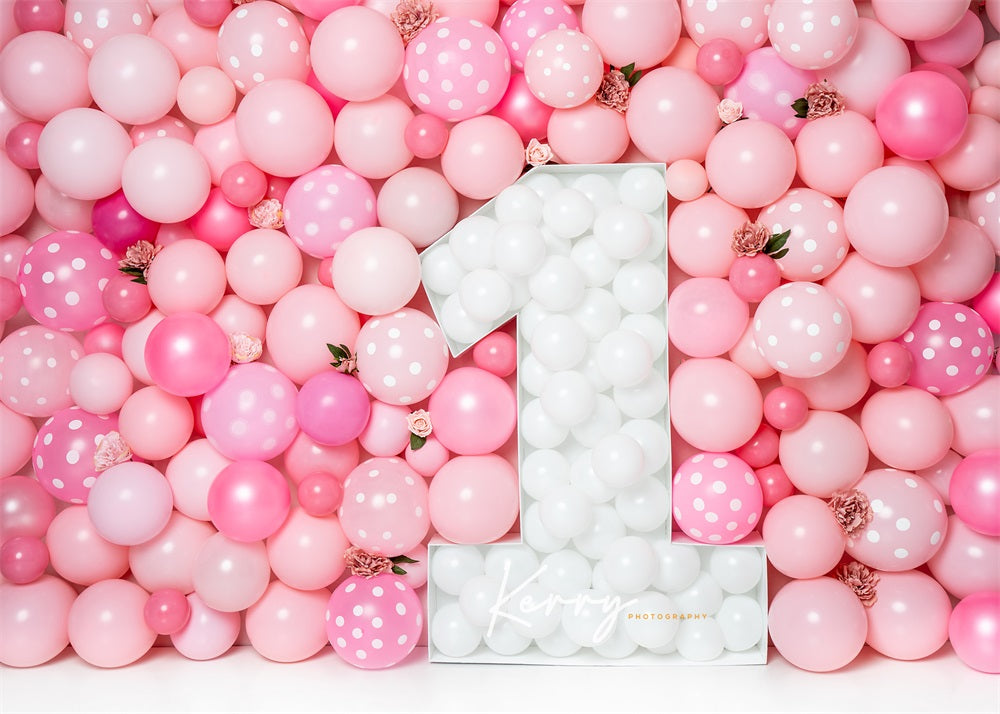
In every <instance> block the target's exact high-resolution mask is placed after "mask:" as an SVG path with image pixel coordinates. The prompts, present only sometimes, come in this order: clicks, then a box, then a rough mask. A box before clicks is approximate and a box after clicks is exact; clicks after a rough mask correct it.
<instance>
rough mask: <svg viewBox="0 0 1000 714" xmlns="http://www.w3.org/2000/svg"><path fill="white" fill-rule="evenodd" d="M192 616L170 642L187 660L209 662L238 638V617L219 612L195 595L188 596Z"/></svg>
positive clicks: (234, 613) (229, 613)
mask: <svg viewBox="0 0 1000 714" xmlns="http://www.w3.org/2000/svg"><path fill="white" fill-rule="evenodd" d="M187 601H188V606H189V607H190V609H191V615H190V617H189V618H188V621H187V624H186V625H184V627H183V628H181V630H180V631H178V632H175V633H174V634H172V635H171V636H170V643H171V644H172V645H173V646H174V648H175V649H176V650H177V651H178V652H180V653H181V654H182V655H184V656H185V657H187V658H188V659H194V660H208V659H215V658H216V657H219V656H221V655H223V654H225V653H226V652H227V651H228V650H229V648H230V647H232V646H233V644H235V642H236V638H237V637H239V635H240V614H239V613H238V612H220V611H218V610H214V609H212V608H210V607H209V606H208V605H206V604H205V602H204V600H202V599H201V598H200V597H198V595H196V594H195V593H191V594H190V595H188V596H187Z"/></svg>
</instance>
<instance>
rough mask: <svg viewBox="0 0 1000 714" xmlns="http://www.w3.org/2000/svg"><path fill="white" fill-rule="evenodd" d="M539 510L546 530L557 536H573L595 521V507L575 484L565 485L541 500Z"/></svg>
mask: <svg viewBox="0 0 1000 714" xmlns="http://www.w3.org/2000/svg"><path fill="white" fill-rule="evenodd" d="M540 503H541V508H540V509H539V511H538V515H539V517H540V518H541V519H542V525H544V526H545V530H547V531H548V532H549V533H551V534H552V535H554V536H555V537H556V538H572V537H573V536H576V535H579V534H580V533H583V532H584V531H585V530H587V529H588V528H589V527H590V525H591V524H592V523H593V522H594V507H593V504H591V502H590V499H589V498H587V495H586V494H585V493H584V492H583V491H581V490H580V489H578V488H575V487H574V486H563V487H562V488H557V489H555V490H553V491H551V492H550V493H549V495H547V496H546V497H545V498H543V499H542V500H541V502H540Z"/></svg>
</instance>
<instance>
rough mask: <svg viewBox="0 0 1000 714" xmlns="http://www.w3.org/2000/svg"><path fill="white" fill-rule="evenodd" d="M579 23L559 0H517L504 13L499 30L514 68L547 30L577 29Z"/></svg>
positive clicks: (522, 62)
mask: <svg viewBox="0 0 1000 714" xmlns="http://www.w3.org/2000/svg"><path fill="white" fill-rule="evenodd" d="M579 29H580V22H579V20H577V17H576V15H575V14H574V13H573V9H572V8H571V7H570V6H569V5H567V4H566V3H565V2H563V1H562V0H516V2H512V3H511V5H510V7H509V8H507V11H506V12H505V13H504V16H503V18H502V19H501V21H500V25H499V29H498V31H499V33H500V37H501V38H502V39H503V41H504V44H505V45H506V46H507V51H508V52H509V53H510V60H511V62H512V63H513V64H514V67H516V68H517V69H520V70H523V69H524V60H525V58H526V57H527V56H528V50H529V49H530V48H531V46H532V44H534V42H535V41H536V40H537V39H538V38H539V37H541V36H542V35H544V34H545V33H546V32H548V31H550V30H579Z"/></svg>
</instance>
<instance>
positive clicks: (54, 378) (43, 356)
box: [0, 325, 84, 417]
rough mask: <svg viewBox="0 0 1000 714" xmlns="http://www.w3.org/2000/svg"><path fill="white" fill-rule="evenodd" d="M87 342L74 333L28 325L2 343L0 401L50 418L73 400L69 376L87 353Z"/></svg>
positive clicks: (31, 414)
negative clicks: (85, 346) (2, 377)
mask: <svg viewBox="0 0 1000 714" xmlns="http://www.w3.org/2000/svg"><path fill="white" fill-rule="evenodd" d="M83 354H84V352H83V345H81V344H80V342H79V341H78V340H77V339H76V338H75V337H73V336H72V335H70V334H67V333H65V332H53V331H52V330H50V329H48V328H46V327H42V326H41V325H28V326H27V327H24V328H22V329H20V330H17V331H15V332H11V333H10V334H9V335H7V336H6V337H5V338H4V339H3V342H0V364H2V365H3V374H4V379H3V380H2V381H0V401H3V403H4V404H5V405H7V406H8V407H9V408H10V409H12V410H13V411H15V412H17V413H18V414H23V415H24V416H29V417H50V416H52V415H53V414H55V413H56V412H57V411H59V410H60V409H65V408H66V407H68V406H70V405H71V404H72V403H73V401H72V397H71V396H70V393H69V376H70V374H71V373H72V371H73V366H74V365H75V364H76V361H77V360H78V359H80V358H81V357H82V356H83Z"/></svg>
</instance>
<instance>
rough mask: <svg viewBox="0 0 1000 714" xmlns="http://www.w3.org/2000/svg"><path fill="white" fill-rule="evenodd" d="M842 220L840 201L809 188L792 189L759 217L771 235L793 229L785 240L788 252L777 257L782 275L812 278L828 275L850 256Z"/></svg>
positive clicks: (803, 278) (804, 278)
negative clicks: (768, 228)
mask: <svg viewBox="0 0 1000 714" xmlns="http://www.w3.org/2000/svg"><path fill="white" fill-rule="evenodd" d="M843 219H844V211H843V209H842V208H841V207H840V204H839V203H837V202H836V201H834V200H833V199H832V198H830V197H829V196H827V195H825V194H823V193H820V192H819V191H814V190H812V189H808V188H793V189H792V190H790V191H789V192H788V193H786V194H785V195H784V196H782V197H781V198H780V199H778V200H777V201H775V202H774V203H772V204H771V205H770V206H768V207H767V208H765V209H764V210H762V211H761V213H760V217H759V218H758V220H759V221H761V222H763V223H764V224H765V225H767V226H769V227H770V229H771V233H772V234H774V233H783V232H785V231H788V230H790V231H791V234H790V235H789V236H788V240H787V242H786V243H785V247H786V248H788V254H787V255H785V256H784V257H782V258H779V259H778V260H777V263H778V268H779V269H780V270H781V274H782V277H783V278H785V279H786V280H812V281H817V280H820V279H822V278H825V277H826V276H827V275H829V274H830V273H832V272H833V271H834V270H836V269H837V268H838V267H840V264H841V263H842V262H843V260H844V258H845V257H846V256H847V249H848V248H849V244H848V242H847V236H846V235H845V234H844V220H843Z"/></svg>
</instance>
